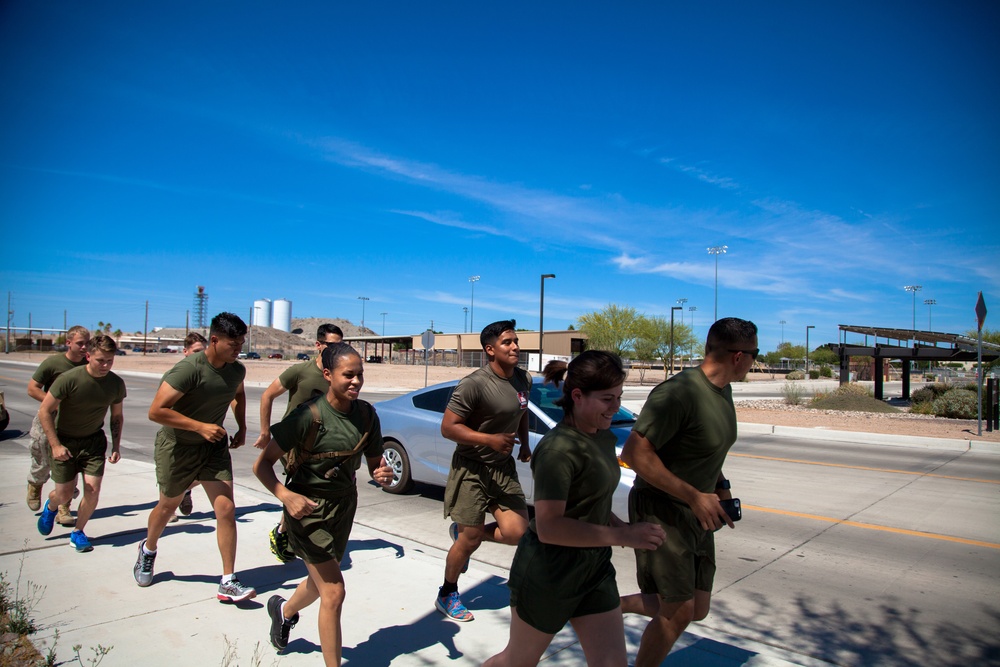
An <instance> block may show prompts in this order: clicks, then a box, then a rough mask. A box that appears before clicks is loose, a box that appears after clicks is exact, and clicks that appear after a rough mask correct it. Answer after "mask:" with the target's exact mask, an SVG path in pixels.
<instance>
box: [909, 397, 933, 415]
mask: <svg viewBox="0 0 1000 667" xmlns="http://www.w3.org/2000/svg"><path fill="white" fill-rule="evenodd" d="M910 414H914V415H932V414H934V401H933V400H930V401H921V402H920V403H917V402H916V401H914V403H913V405H911V406H910Z"/></svg>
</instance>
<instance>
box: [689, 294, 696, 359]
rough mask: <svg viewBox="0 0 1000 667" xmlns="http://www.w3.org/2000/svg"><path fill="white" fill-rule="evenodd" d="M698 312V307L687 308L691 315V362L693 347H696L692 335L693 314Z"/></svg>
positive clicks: (694, 338)
mask: <svg viewBox="0 0 1000 667" xmlns="http://www.w3.org/2000/svg"><path fill="white" fill-rule="evenodd" d="M697 310H698V306H688V312H689V313H691V360H692V361H693V360H694V346H695V345H697V342H698V339H697V338H696V337H695V335H694V314H695V311H697Z"/></svg>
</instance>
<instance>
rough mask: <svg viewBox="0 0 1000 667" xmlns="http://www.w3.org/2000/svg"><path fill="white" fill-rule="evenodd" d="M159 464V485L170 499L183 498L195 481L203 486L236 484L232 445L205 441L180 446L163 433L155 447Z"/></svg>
mask: <svg viewBox="0 0 1000 667" xmlns="http://www.w3.org/2000/svg"><path fill="white" fill-rule="evenodd" d="M153 461H154V462H155V463H156V483H157V484H158V485H159V487H160V493H162V494H163V495H165V496H166V497H167V498H176V497H177V496H179V495H181V494H183V493H184V492H185V491H187V490H188V487H190V486H191V483H192V482H194V481H195V480H198V481H201V482H231V481H233V460H232V458H231V457H230V456H229V441H228V439H226V438H223V439H222V440H220V441H219V442H209V441H207V440H202V441H201V442H199V443H195V444H190V445H186V444H178V443H176V442H174V441H173V439H172V438H168V437H167V436H166V435H165V434H164V432H163V430H162V429H161V430H159V431H157V433H156V444H155V445H154V447H153Z"/></svg>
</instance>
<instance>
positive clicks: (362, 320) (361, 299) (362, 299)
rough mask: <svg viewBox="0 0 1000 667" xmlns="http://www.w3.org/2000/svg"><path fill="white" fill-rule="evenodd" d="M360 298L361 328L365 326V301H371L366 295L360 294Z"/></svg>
mask: <svg viewBox="0 0 1000 667" xmlns="http://www.w3.org/2000/svg"><path fill="white" fill-rule="evenodd" d="M358 299H359V300H360V301H361V328H362V329H364V328H365V301H370V300H371V299H369V298H368V297H366V296H359V297H358Z"/></svg>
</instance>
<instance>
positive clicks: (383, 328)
mask: <svg viewBox="0 0 1000 667" xmlns="http://www.w3.org/2000/svg"><path fill="white" fill-rule="evenodd" d="M388 314H389V313H379V315H381V316H382V338H385V316H386V315H388Z"/></svg>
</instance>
